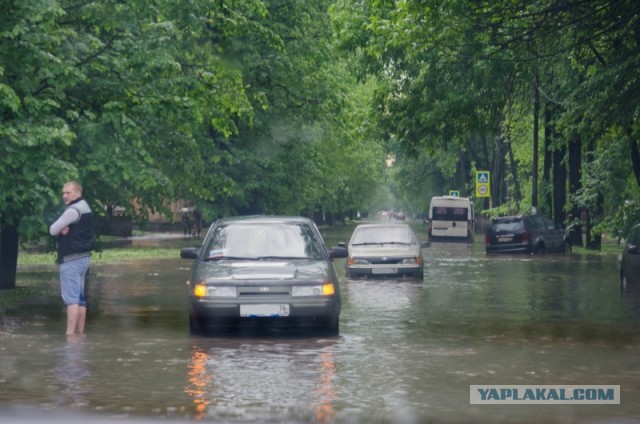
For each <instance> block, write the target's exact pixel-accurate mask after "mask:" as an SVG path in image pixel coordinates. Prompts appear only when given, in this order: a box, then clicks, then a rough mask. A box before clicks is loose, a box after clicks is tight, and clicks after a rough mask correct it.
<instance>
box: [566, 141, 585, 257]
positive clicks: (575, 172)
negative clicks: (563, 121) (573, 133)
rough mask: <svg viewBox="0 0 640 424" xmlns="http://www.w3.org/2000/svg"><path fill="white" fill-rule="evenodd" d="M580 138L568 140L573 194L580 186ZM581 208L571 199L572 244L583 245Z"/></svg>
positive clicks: (571, 193)
mask: <svg viewBox="0 0 640 424" xmlns="http://www.w3.org/2000/svg"><path fill="white" fill-rule="evenodd" d="M581 169H582V138H580V137H579V136H577V137H575V138H574V139H573V140H571V141H570V142H569V195H570V196H571V197H573V196H575V195H576V194H577V193H578V191H579V190H580V188H582V182H581V180H580V179H581V178H582V172H581ZM581 218H582V210H581V209H580V207H578V206H577V205H576V203H575V201H573V200H572V201H571V214H570V216H569V225H570V226H571V232H570V234H571V243H572V244H573V245H574V246H580V247H582V246H583V243H582V221H581Z"/></svg>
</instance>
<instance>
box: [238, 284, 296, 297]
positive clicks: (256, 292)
mask: <svg viewBox="0 0 640 424" xmlns="http://www.w3.org/2000/svg"><path fill="white" fill-rule="evenodd" d="M237 293H238V297H249V296H251V297H256V296H260V297H276V296H289V295H290V294H291V289H290V287H289V286H247V287H238V288H237Z"/></svg>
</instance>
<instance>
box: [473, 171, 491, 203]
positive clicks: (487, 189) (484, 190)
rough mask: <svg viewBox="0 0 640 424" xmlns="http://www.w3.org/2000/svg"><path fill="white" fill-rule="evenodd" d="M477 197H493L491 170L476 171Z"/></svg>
mask: <svg viewBox="0 0 640 424" xmlns="http://www.w3.org/2000/svg"><path fill="white" fill-rule="evenodd" d="M476 197H491V178H490V173H489V171H476Z"/></svg>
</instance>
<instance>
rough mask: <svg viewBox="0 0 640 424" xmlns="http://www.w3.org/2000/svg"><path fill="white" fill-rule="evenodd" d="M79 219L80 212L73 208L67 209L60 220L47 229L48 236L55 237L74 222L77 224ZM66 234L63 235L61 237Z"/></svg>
mask: <svg viewBox="0 0 640 424" xmlns="http://www.w3.org/2000/svg"><path fill="white" fill-rule="evenodd" d="M78 219H80V212H78V210H77V209H75V208H68V209H67V210H65V211H64V213H63V214H62V215H60V218H58V220H57V221H56V222H54V223H53V224H51V227H49V234H51V235H52V236H57V235H59V234H60V233H62V232H63V231H62V230H64V229H65V228H67V227H68V226H69V225H70V224H73V223H74V222H78ZM64 234H66V233H63V235H64Z"/></svg>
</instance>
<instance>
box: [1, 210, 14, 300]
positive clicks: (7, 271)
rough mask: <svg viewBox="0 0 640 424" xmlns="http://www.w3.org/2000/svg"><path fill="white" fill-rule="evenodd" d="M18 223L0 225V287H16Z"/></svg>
mask: <svg viewBox="0 0 640 424" xmlns="http://www.w3.org/2000/svg"><path fill="white" fill-rule="evenodd" d="M17 269H18V225H17V224H14V225H6V224H5V223H4V219H3V220H2V223H1V225H0V289H15V288H16V272H17Z"/></svg>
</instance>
